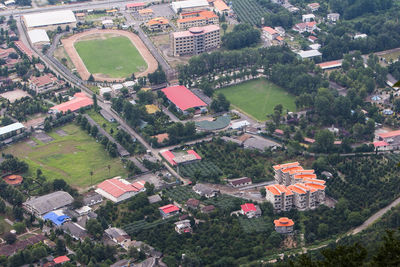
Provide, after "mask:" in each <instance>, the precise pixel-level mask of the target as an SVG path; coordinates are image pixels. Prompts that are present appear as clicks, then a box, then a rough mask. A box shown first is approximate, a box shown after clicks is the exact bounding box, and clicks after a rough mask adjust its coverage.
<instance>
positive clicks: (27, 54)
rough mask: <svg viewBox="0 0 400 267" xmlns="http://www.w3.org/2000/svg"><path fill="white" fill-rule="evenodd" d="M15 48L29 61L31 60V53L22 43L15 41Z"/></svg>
mask: <svg viewBox="0 0 400 267" xmlns="http://www.w3.org/2000/svg"><path fill="white" fill-rule="evenodd" d="M14 44H15V46H16V47H17V48H18V49H19V51H21V52H22V53H24V54H25V55H26V56H27V57H28V58H29V59H30V60H32V56H33V52H32V50H30V49H29V48H28V47H26V45H25V44H24V43H23V42H22V41H15V42H14Z"/></svg>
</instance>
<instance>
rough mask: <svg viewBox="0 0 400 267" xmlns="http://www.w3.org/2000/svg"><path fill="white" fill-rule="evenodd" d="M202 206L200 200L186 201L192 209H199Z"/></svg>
mask: <svg viewBox="0 0 400 267" xmlns="http://www.w3.org/2000/svg"><path fill="white" fill-rule="evenodd" d="M199 205H200V200H198V199H194V198H189V199H188V201H186V206H187V207H188V208H191V209H197V208H198V207H199Z"/></svg>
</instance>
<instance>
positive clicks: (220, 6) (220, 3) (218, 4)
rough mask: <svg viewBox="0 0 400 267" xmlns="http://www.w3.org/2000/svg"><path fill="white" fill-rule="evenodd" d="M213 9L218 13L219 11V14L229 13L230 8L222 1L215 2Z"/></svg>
mask: <svg viewBox="0 0 400 267" xmlns="http://www.w3.org/2000/svg"><path fill="white" fill-rule="evenodd" d="M214 7H215V8H216V9H218V11H220V12H224V11H229V10H230V8H229V7H228V6H227V5H226V4H225V2H224V1H222V0H216V1H215V2H214Z"/></svg>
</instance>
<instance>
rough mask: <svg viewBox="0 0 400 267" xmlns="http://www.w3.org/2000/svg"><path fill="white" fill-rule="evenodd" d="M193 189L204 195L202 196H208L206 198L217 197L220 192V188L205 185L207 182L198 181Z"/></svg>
mask: <svg viewBox="0 0 400 267" xmlns="http://www.w3.org/2000/svg"><path fill="white" fill-rule="evenodd" d="M192 189H193V191H194V192H195V193H196V194H198V195H200V196H202V197H206V198H212V197H215V196H216V195H218V194H219V193H220V191H219V190H217V189H214V188H212V187H211V186H208V185H205V184H200V183H197V184H196V185H195V186H193V188H192Z"/></svg>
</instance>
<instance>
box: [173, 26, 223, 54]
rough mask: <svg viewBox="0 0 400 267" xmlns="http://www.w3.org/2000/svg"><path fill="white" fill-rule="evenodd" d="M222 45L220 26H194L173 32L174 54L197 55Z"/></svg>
mask: <svg viewBox="0 0 400 267" xmlns="http://www.w3.org/2000/svg"><path fill="white" fill-rule="evenodd" d="M220 45H221V37H220V30H219V26H217V25H207V26H204V27H193V28H190V29H189V30H187V31H182V32H174V33H171V47H172V51H173V54H174V56H183V55H197V54H201V53H203V52H206V51H209V50H212V49H215V48H218V47H219V46H220Z"/></svg>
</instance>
